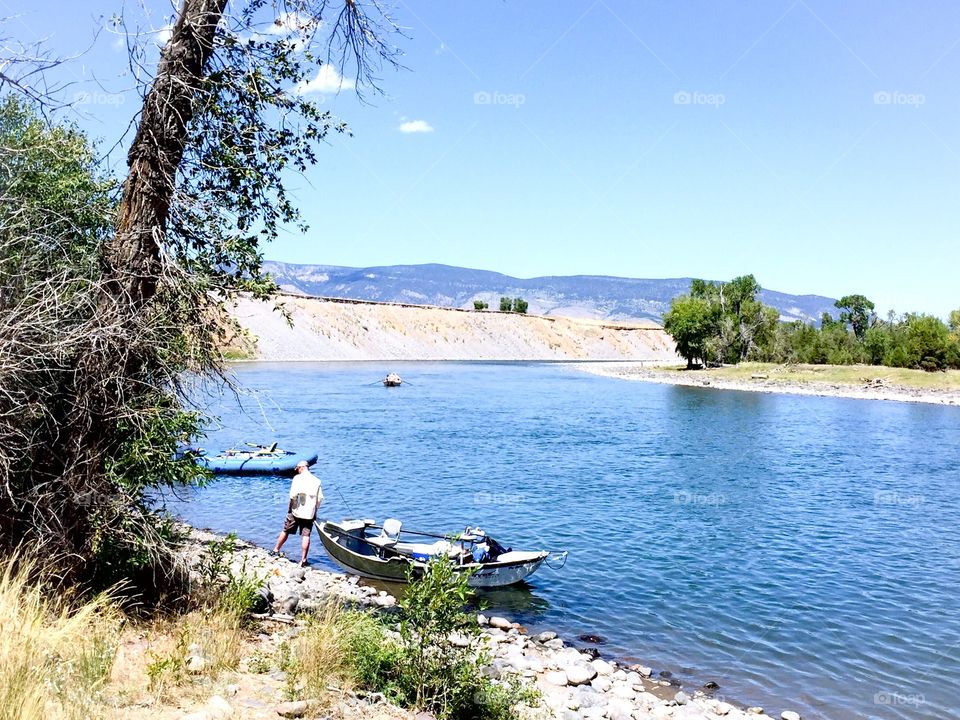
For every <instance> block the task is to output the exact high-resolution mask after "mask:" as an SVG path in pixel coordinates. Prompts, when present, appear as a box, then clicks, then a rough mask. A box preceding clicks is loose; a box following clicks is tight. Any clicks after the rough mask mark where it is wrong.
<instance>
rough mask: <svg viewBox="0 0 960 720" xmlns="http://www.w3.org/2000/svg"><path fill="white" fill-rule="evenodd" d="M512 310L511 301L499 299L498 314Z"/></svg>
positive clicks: (506, 298) (503, 298)
mask: <svg viewBox="0 0 960 720" xmlns="http://www.w3.org/2000/svg"><path fill="white" fill-rule="evenodd" d="M512 309H513V300H511V299H510V298H508V297H502V298H500V312H510V311H511V310H512Z"/></svg>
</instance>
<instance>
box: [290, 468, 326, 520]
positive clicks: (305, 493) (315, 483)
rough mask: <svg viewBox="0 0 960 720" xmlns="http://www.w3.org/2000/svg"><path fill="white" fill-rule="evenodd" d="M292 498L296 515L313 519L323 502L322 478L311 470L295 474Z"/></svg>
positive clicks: (291, 488) (291, 487) (305, 518)
mask: <svg viewBox="0 0 960 720" xmlns="http://www.w3.org/2000/svg"><path fill="white" fill-rule="evenodd" d="M290 499H291V500H293V508H292V510H291V512H292V513H293V516H294V517H298V518H300V519H301V520H313V518H314V517H316V515H317V508H318V507H320V503H321V502H323V490H321V489H320V480H319V479H318V478H317V477H316V476H314V475H312V474H311V473H310V471H309V470H307V471H306V472H302V473H299V474H297V475H295V476H294V478H293V482H292V483H290Z"/></svg>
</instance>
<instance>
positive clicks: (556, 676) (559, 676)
mask: <svg viewBox="0 0 960 720" xmlns="http://www.w3.org/2000/svg"><path fill="white" fill-rule="evenodd" d="M543 679H544V680H546V681H547V682H548V683H550V684H551V685H556V686H558V687H565V686H566V684H567V674H566V673H565V672H564V671H563V670H551V671H549V672H545V673H544V674H543Z"/></svg>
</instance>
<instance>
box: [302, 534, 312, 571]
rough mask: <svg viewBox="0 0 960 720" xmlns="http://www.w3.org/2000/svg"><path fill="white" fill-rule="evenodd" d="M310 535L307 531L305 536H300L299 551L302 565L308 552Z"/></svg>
mask: <svg viewBox="0 0 960 720" xmlns="http://www.w3.org/2000/svg"><path fill="white" fill-rule="evenodd" d="M311 534H312V533H311V532H310V531H307V533H306V534H305V535H301V536H300V550H301V551H302V554H301V556H300V564H301V565H302V564H303V563H305V562H306V561H307V553H308V552H310V535H311Z"/></svg>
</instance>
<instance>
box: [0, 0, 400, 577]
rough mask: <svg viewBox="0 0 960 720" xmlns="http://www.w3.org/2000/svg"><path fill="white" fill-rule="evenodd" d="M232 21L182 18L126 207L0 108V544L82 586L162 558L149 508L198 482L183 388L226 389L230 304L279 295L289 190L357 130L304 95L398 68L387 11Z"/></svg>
mask: <svg viewBox="0 0 960 720" xmlns="http://www.w3.org/2000/svg"><path fill="white" fill-rule="evenodd" d="M226 8H227V3H226V0H184V1H183V2H182V4H181V5H180V6H179V9H178V11H177V17H176V20H175V22H174V23H173V27H172V30H171V37H170V39H169V40H168V42H167V43H166V44H165V45H164V47H163V48H162V50H161V51H160V57H159V61H158V62H157V65H156V72H155V73H154V74H153V75H152V78H149V79H148V81H147V82H146V85H145V87H144V88H143V97H144V100H143V107H142V109H141V111H140V113H139V114H138V116H137V118H136V133H135V136H134V138H133V141H132V143H131V145H130V149H129V151H128V156H127V166H128V172H127V176H126V178H125V180H124V182H123V184H122V190H121V192H120V199H119V203H118V202H117V198H116V193H114V192H113V191H114V190H115V186H114V185H113V184H112V183H111V182H110V181H109V180H108V179H106V178H105V177H103V176H102V174H101V172H100V171H99V169H98V167H97V165H96V162H95V161H94V156H93V153H92V150H91V148H90V146H89V143H88V142H87V141H86V139H85V138H83V136H82V135H80V134H79V133H77V132H76V131H75V130H73V129H71V128H69V127H54V128H52V129H51V128H46V127H44V126H43V125H42V124H40V122H39V120H38V119H37V117H36V115H35V114H31V111H30V109H29V107H27V106H24V105H21V104H18V103H15V102H13V101H9V100H8V101H7V102H6V105H5V106H4V108H3V113H2V114H3V118H2V123H3V127H2V128H0V132H2V133H3V137H2V145H3V149H2V151H0V152H2V167H0V173H2V176H0V177H2V183H3V187H2V188H0V193H2V197H0V228H2V229H0V302H2V303H3V310H4V315H3V318H2V322H3V323H4V325H5V326H4V328H3V330H4V332H3V334H2V337H0V443H2V445H0V463H2V465H0V470H2V473H3V478H2V479H3V480H4V495H3V498H2V502H0V521H2V531H0V544H2V545H4V546H6V547H7V548H11V547H14V546H16V545H17V544H19V543H21V542H23V543H26V547H27V549H28V550H29V551H31V552H36V553H37V554H41V555H42V554H44V553H45V552H48V548H49V547H51V546H52V547H56V548H57V551H58V552H59V553H62V555H63V556H64V557H65V560H64V562H63V563H62V567H63V569H64V573H65V575H67V576H69V577H71V578H73V579H80V578H83V577H89V576H91V575H94V576H98V575H99V576H100V577H99V579H100V580H101V581H105V582H109V581H112V580H113V579H115V578H116V577H117V576H128V575H131V574H133V573H136V572H139V571H141V570H147V569H150V568H154V569H157V568H159V567H162V566H163V565H164V563H165V562H166V560H167V559H168V558H167V555H166V549H167V545H166V542H165V533H164V532H163V529H164V527H165V526H164V525H163V523H161V522H158V520H157V519H156V517H155V516H154V513H153V512H152V510H151V505H150V503H149V501H148V493H149V492H151V491H152V490H153V489H155V488H157V487H163V486H167V485H173V484H179V483H182V482H185V481H192V480H196V479H198V478H200V477H201V475H200V472H199V471H198V470H197V468H196V467H195V466H194V465H193V464H192V463H191V462H189V460H186V459H183V458H177V457H176V456H175V450H176V446H177V443H178V441H179V440H181V439H183V438H185V437H188V436H190V435H193V434H196V433H198V432H199V430H200V428H201V426H202V418H201V416H200V415H199V414H198V413H196V412H194V411H192V410H191V409H190V407H189V402H188V397H189V393H188V390H187V388H185V387H184V386H183V383H184V382H185V379H186V378H189V377H195V376H197V375H201V376H202V375H206V374H210V373H214V374H216V373H217V372H218V371H219V367H220V363H221V356H220V353H219V341H220V339H221V337H222V336H223V334H224V332H225V328H226V327H227V326H228V325H229V322H230V321H229V320H228V318H227V317H226V313H225V309H226V304H227V303H229V302H230V299H231V297H232V296H233V295H234V294H236V293H238V292H249V293H252V294H253V295H255V296H257V297H266V296H268V295H269V293H270V291H271V290H272V289H273V287H274V286H273V283H272V281H271V280H270V278H269V277H268V276H266V275H264V274H263V273H262V271H261V261H262V255H261V252H262V245H263V243H264V242H267V241H269V240H271V239H272V238H274V237H275V236H276V234H277V232H278V229H279V227H280V226H281V225H283V224H297V223H298V222H299V214H298V212H297V208H296V206H295V204H294V203H293V201H292V199H291V197H290V196H289V194H288V192H287V190H286V178H287V172H288V171H304V170H305V169H307V168H308V167H309V166H310V165H312V164H313V163H314V162H315V161H316V156H315V148H316V147H317V144H318V143H319V142H321V141H322V140H323V139H324V138H325V137H326V136H327V135H328V134H329V133H332V132H345V131H346V127H345V126H344V125H343V123H342V122H340V121H339V120H337V119H336V118H334V117H332V115H330V113H328V112H324V111H322V110H321V108H320V107H319V106H318V105H317V104H316V103H314V102H313V101H311V100H310V99H309V96H308V95H305V94H304V93H302V92H301V90H302V88H303V87H304V86H305V84H306V83H307V82H309V80H310V79H311V78H312V76H313V73H316V72H319V69H320V67H321V66H322V65H323V64H328V63H336V64H338V66H339V68H340V71H341V73H342V72H344V71H348V70H349V69H350V68H352V72H354V77H355V78H356V82H357V85H358V88H361V92H362V91H363V90H364V89H366V90H370V89H371V88H373V89H375V88H376V74H375V73H376V71H377V68H378V67H380V66H381V63H382V62H384V61H386V62H388V63H389V62H395V57H396V50H395V48H393V47H392V46H390V45H388V44H387V42H386V39H385V38H386V36H388V34H389V32H390V31H391V30H392V29H393V28H394V27H395V26H394V25H393V23H392V21H391V20H390V19H389V18H388V17H386V16H385V15H382V14H381V11H380V8H379V6H378V5H376V4H374V5H367V6H363V7H361V6H360V5H359V4H357V3H355V2H352V0H343V1H342V2H333V1H331V0H290V1H288V2H286V3H285V4H284V7H283V10H284V12H280V11H279V10H278V9H277V7H276V5H275V4H273V3H269V2H267V1H266V0H247V1H246V2H245V3H241V4H238V5H236V6H230V9H229V10H226ZM367 9H370V10H371V12H372V13H373V14H372V15H368V14H367ZM146 57H147V56H146V55H144V54H141V55H140V56H137V58H135V59H139V60H143V59H144V58H146ZM91 561H93V562H91Z"/></svg>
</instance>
